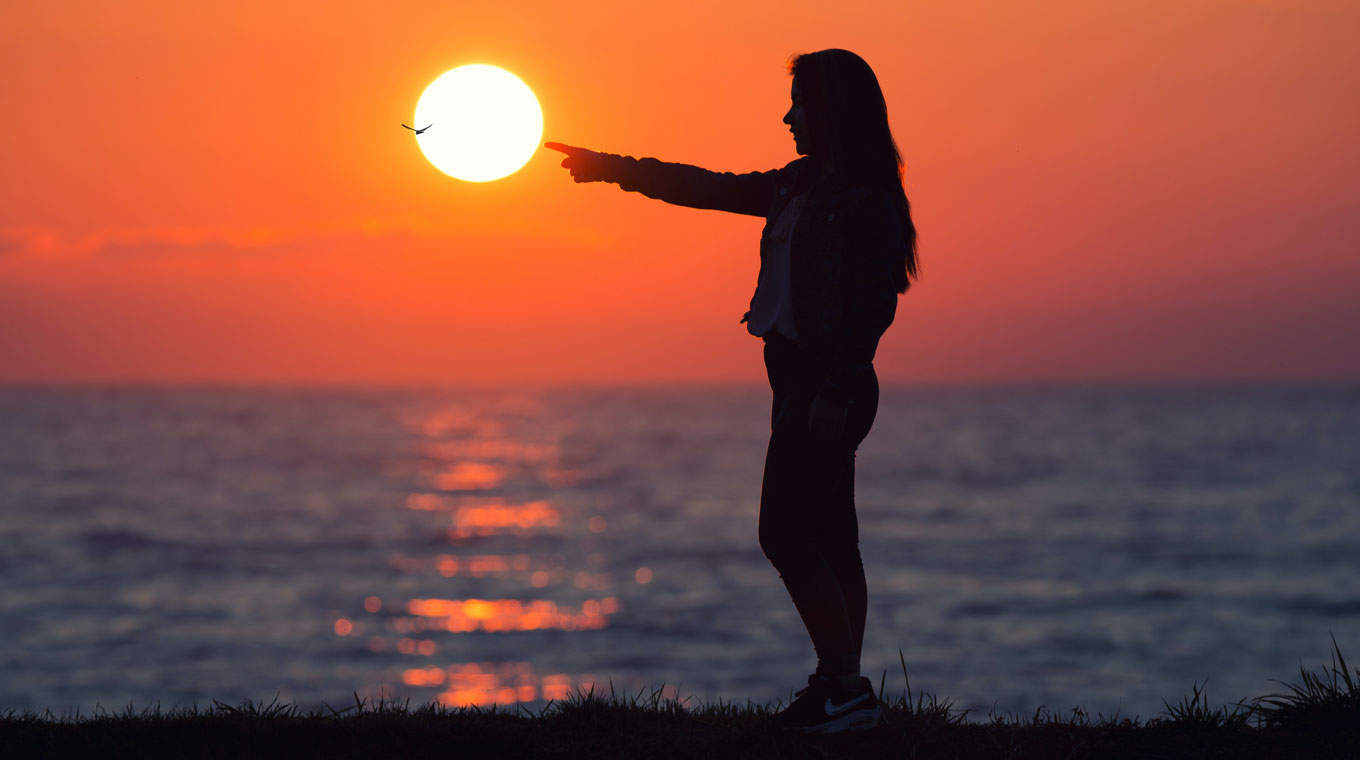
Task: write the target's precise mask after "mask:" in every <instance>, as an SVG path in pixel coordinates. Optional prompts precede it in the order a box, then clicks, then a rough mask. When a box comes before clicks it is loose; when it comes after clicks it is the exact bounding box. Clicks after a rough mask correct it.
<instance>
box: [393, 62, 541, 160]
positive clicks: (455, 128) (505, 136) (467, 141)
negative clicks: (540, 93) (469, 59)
mask: <svg viewBox="0 0 1360 760" xmlns="http://www.w3.org/2000/svg"><path fill="white" fill-rule="evenodd" d="M412 126H413V127H414V128H415V129H417V130H419V132H417V133H416V142H417V144H419V145H420V149H421V151H423V152H424V153H425V157H426V158H428V159H429V160H430V163H432V164H434V166H435V168H437V169H439V170H440V171H442V172H444V173H445V174H447V175H449V176H451V177H456V178H458V179H461V180H466V181H468V182H489V181H491V180H494V179H500V178H501V177H504V176H506V175H508V174H513V173H514V172H515V171H517V170H518V169H519V168H520V167H521V166H524V164H525V163H526V162H528V160H529V157H530V156H532V155H533V154H534V150H535V149H536V148H537V147H538V141H539V138H541V137H542V136H543V111H542V110H541V109H540V108H539V106H538V99H537V98H535V97H534V93H533V91H532V90H530V89H529V87H528V85H526V84H524V82H522V81H520V79H519V77H516V76H515V75H514V74H511V73H510V72H508V71H506V70H504V69H500V68H497V67H495V66H488V65H485V64H470V65H467V66H459V67H458V68H456V69H453V70H451V71H447V72H445V73H444V74H442V75H441V76H440V77H439V78H438V79H436V80H434V81H433V82H431V83H430V86H429V87H426V88H425V92H424V93H423V94H421V96H420V101H419V102H417V103H416V113H415V124H414V125H412Z"/></svg>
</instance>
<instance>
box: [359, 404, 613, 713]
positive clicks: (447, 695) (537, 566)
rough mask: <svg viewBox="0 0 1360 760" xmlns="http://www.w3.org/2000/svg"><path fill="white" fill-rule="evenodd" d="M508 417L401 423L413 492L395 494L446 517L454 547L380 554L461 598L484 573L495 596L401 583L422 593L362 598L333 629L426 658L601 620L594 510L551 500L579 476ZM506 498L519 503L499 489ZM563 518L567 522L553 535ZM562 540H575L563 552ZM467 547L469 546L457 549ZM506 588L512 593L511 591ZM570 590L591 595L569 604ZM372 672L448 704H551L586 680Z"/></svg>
mask: <svg viewBox="0 0 1360 760" xmlns="http://www.w3.org/2000/svg"><path fill="white" fill-rule="evenodd" d="M522 411H523V410H522ZM513 422H514V416H513V415H511V416H510V417H509V418H507V419H506V420H502V419H498V418H492V417H489V416H487V415H486V414H485V413H483V412H480V411H478V410H476V409H472V408H470V407H455V408H447V409H443V410H439V411H435V412H433V413H431V414H428V415H426V416H424V417H423V418H420V419H412V420H411V421H410V429H411V430H412V432H413V433H415V434H417V435H418V436H420V437H421V438H423V439H424V440H423V442H422V443H421V446H420V448H419V452H420V462H419V465H418V468H417V472H418V473H419V474H420V476H421V478H422V481H423V483H424V488H423V489H422V490H420V491H417V492H414V493H410V494H409V495H407V497H406V499H405V506H406V508H408V509H411V510H415V511H418V512H429V513H433V515H439V517H437V518H435V519H438V520H441V521H442V520H444V519H446V518H445V517H444V515H447V520H448V522H447V523H446V524H445V525H446V526H447V527H445V528H444V529H443V531H444V537H443V539H442V540H444V541H447V543H448V545H449V547H450V548H451V549H452V548H454V547H459V549H458V550H454V551H441V552H437V553H431V554H425V555H410V554H398V555H393V556H392V557H391V559H390V567H391V568H393V569H394V570H396V571H398V572H400V573H402V574H404V575H407V576H425V577H426V580H419V581H418V582H419V583H421V584H433V583H440V582H443V581H442V579H450V581H453V580H454V579H456V580H457V583H458V586H457V588H458V590H459V591H462V592H464V593H466V592H467V591H469V590H471V589H470V588H469V587H468V582H469V581H486V582H491V581H492V580H493V579H494V588H495V589H496V593H495V596H496V597H501V598H492V594H487V596H486V598H483V597H477V596H468V597H467V598H444V597H442V596H441V595H439V592H440V591H444V590H445V589H444V588H442V587H435V586H430V585H420V586H412V587H411V588H412V589H415V588H420V589H422V590H424V591H425V592H426V593H425V594H424V595H419V594H412V595H411V596H410V597H409V598H400V597H399V598H393V597H391V596H388V595H380V594H371V595H369V596H367V597H365V598H364V599H363V604H362V610H363V611H362V612H359V611H358V610H355V613H354V614H347V615H346V616H344V617H338V618H337V619H336V620H335V623H334V626H335V633H336V635H337V636H341V637H350V638H352V639H358V640H359V641H362V642H365V646H366V648H367V649H368V650H369V651H370V652H373V653H378V654H382V655H384V656H400V657H403V658H404V657H423V658H437V657H439V656H440V652H441V649H443V648H445V647H447V648H448V651H450V652H452V651H455V649H456V650H458V651H464V650H466V648H467V646H469V645H471V646H474V647H478V646H480V645H479V644H477V643H476V642H478V641H480V639H477V638H475V637H474V638H471V639H467V640H465V641H466V642H468V643H463V644H460V645H459V646H458V647H453V646H452V645H451V644H450V643H449V642H450V641H451V640H450V639H448V638H447V637H448V636H450V635H457V634H471V633H477V634H497V633H522V632H530V631H549V630H551V631H574V632H588V631H592V630H599V629H602V628H605V627H606V626H608V625H609V622H610V619H611V617H612V616H614V615H615V614H616V613H617V612H618V611H619V607H620V604H619V598H618V597H617V596H614V595H612V594H610V593H609V591H610V589H612V588H613V586H614V581H613V576H612V574H611V573H610V568H609V564H610V563H609V559H608V557H607V556H606V555H605V554H604V553H603V552H602V551H600V544H599V538H598V536H599V534H601V533H603V532H604V531H605V530H606V528H607V526H608V523H607V520H606V516H605V515H603V514H598V513H596V512H593V511H591V512H585V513H584V514H580V513H579V512H573V513H571V514H569V515H568V514H564V510H563V509H562V508H561V507H559V506H558V505H557V504H556V503H554V501H555V498H554V497H555V496H556V494H557V493H558V492H559V491H560V489H563V488H568V487H570V486H571V485H573V484H575V483H577V482H579V481H580V480H581V478H582V477H583V474H582V473H581V472H580V471H577V470H573V469H569V468H566V467H563V466H562V465H561V463H560V459H559V447H558V445H557V443H556V442H553V441H529V440H519V439H517V438H516V437H515V436H514V432H513V427H514V426H513V424H512V423H513ZM511 493H514V494H520V495H521V498H510V497H509V496H504V495H502V494H511ZM526 494H527V495H528V496H529V498H523V495H526ZM433 515H432V516H433ZM568 520H570V521H571V523H572V526H571V527H572V528H573V529H572V530H565V531H564V529H565V528H566V527H567V526H566V525H565V524H564V523H566V522H568ZM564 539H566V540H567V541H576V542H579V543H577V544H576V545H575V547H574V549H573V548H572V544H570V543H567V544H564V543H563V540H564ZM470 545H475V546H477V548H478V549H479V550H478V551H466V550H465V549H466V547H468V546H470ZM546 546H551V547H553V549H552V552H551V553H548V552H545V551H543V548H544V547H546ZM488 549H489V551H488ZM507 549H508V551H507ZM625 572H629V573H631V571H625ZM518 584H522V585H521V588H522V590H523V592H524V593H523V594H519V593H517V592H516V590H515V586H516V585H518ZM630 585H631V584H630ZM545 590H557V591H558V592H559V593H561V594H563V595H565V596H566V598H560V597H559V598H557V599H554V598H548V597H549V596H552V594H548V595H547V596H544V591H545ZM431 592H433V593H431ZM582 592H585V593H587V594H590V596H591V598H589V599H581V598H580V596H579V594H581V593H582ZM502 595H503V596H502ZM516 596H518V597H519V598H515V597H516ZM528 641H529V640H526V645H527V646H532V644H529V643H528ZM426 662H429V661H428V660H426ZM383 678H384V680H386V681H388V682H389V685H394V686H395V685H396V684H395V682H396V681H398V680H399V682H400V685H401V686H403V687H408V688H412V689H430V690H434V691H436V692H437V693H436V695H435V696H434V699H435V701H437V702H439V703H441V704H444V705H448V706H459V707H462V706H474V705H509V704H516V703H523V702H534V701H547V700H560V699H565V698H567V697H568V696H569V695H570V694H571V693H572V692H573V690H575V689H583V690H589V689H591V688H592V687H593V686H594V685H595V683H596V678H595V676H593V675H590V674H584V675H576V676H573V675H569V674H566V673H545V674H538V673H535V672H534V668H533V665H532V664H531V663H529V662H527V661H526V662H512V663H492V662H482V663H456V664H449V665H439V664H432V665H423V666H418V667H407V668H404V669H402V670H400V671H399V673H398V672H396V671H389V672H388V675H386V676H384V677H383Z"/></svg>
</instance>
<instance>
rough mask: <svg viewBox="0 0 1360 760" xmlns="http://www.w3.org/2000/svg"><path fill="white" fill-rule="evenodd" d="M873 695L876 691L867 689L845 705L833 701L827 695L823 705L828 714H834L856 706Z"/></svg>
mask: <svg viewBox="0 0 1360 760" xmlns="http://www.w3.org/2000/svg"><path fill="white" fill-rule="evenodd" d="M873 695H874V693H873V692H872V691H866V692H864V693H863V694H861V695H859V696H858V697H855V698H854V699H852V700H850V701H849V702H846V703H845V704H843V705H838V704H835V703H834V702H832V701H831V698H830V697H827V700H826V705H825V706H824V707H823V709H824V710H826V714H827V715H834V714H836V713H838V712H843V711H845V710H847V709H849V708H851V707H854V706H855V705H857V704H859V703H860V702H863V701H864V700H866V699H868V698H869V697H872V696H873Z"/></svg>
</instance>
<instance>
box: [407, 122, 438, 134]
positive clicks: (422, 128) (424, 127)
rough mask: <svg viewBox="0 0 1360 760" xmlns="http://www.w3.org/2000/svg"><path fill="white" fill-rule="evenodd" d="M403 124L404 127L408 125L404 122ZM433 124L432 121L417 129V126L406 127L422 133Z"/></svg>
mask: <svg viewBox="0 0 1360 760" xmlns="http://www.w3.org/2000/svg"><path fill="white" fill-rule="evenodd" d="M402 126H403V127H406V125H405V124H403V125H402ZM433 126H434V122H430V123H429V124H427V125H425V126H423V127H421V128H420V129H416V128H415V127H406V128H407V129H409V130H411V131H412V132H415V133H416V134H420V133H421V132H424V131H425V130H427V129H429V128H430V127H433Z"/></svg>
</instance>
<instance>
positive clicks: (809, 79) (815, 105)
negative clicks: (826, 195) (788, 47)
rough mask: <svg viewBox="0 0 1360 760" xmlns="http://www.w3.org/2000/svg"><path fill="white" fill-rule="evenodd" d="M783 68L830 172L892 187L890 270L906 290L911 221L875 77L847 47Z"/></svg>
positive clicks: (911, 273)
mask: <svg viewBox="0 0 1360 760" xmlns="http://www.w3.org/2000/svg"><path fill="white" fill-rule="evenodd" d="M788 69H789V73H790V74H792V75H793V79H794V81H796V82H797V83H798V89H799V90H800V91H801V92H802V98H803V104H804V107H805V108H806V109H807V118H808V124H809V126H810V127H811V128H812V138H813V147H814V149H815V150H816V151H817V152H818V153H819V154H821V155H820V156H819V159H820V160H821V161H822V162H823V163H824V165H826V166H827V167H829V168H830V170H831V172H832V173H833V174H835V175H837V176H840V177H842V178H844V179H846V180H849V181H852V182H856V183H862V184H866V185H885V186H886V185H888V184H889V183H891V185H892V187H894V188H895V189H896V194H895V198H896V200H897V201H898V204H897V205H898V215H899V217H900V219H901V222H902V237H903V238H904V242H905V243H906V255H905V256H903V259H904V261H903V262H902V267H901V269H900V270H894V274H895V275H896V276H895V280H896V282H895V283H894V284H895V285H896V287H897V292H898V293H905V292H907V288H908V287H909V286H910V285H911V281H912V280H914V279H916V277H917V258H916V225H914V224H912V221H911V204H910V203H909V202H908V201H907V193H906V191H905V190H904V189H903V186H902V170H903V165H902V154H901V152H900V151H898V150H897V142H896V141H894V140H893V136H892V130H891V129H890V128H889V126H888V105H887V103H886V101H884V99H883V90H882V88H880V87H879V86H878V77H876V76H874V70H873V69H871V68H869V64H867V63H865V62H864V59H863V58H860V57H859V56H857V55H855V54H854V53H852V52H850V51H849V50H839V49H834V48H833V49H831V50H819V51H817V52H815V53H804V54H802V55H797V56H794V57H793V58H791V59H790V60H789V64H788Z"/></svg>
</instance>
